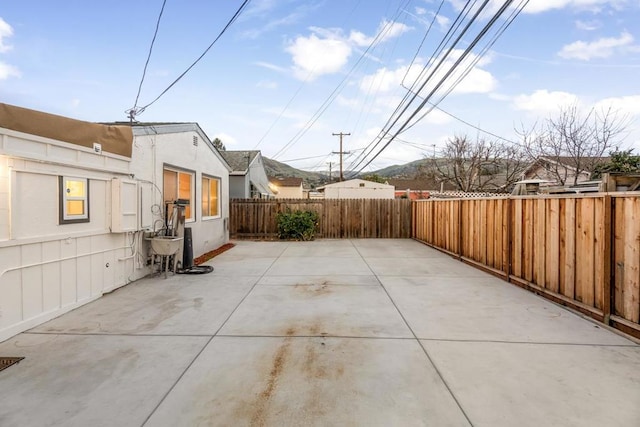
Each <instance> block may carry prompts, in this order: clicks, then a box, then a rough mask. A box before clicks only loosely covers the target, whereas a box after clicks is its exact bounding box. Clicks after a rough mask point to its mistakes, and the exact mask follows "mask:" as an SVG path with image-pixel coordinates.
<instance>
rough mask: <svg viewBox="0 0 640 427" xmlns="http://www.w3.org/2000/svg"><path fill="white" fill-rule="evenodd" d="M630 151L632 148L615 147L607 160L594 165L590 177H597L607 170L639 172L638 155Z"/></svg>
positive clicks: (639, 159) (639, 158) (639, 162)
mask: <svg viewBox="0 0 640 427" xmlns="http://www.w3.org/2000/svg"><path fill="white" fill-rule="evenodd" d="M632 152H633V148H631V149H629V150H617V149H616V150H614V151H611V152H610V153H609V156H610V158H609V161H608V162H607V163H602V164H600V165H598V166H596V168H595V169H594V171H593V173H592V174H591V178H592V179H598V178H600V177H602V174H603V173H607V172H623V173H624V172H626V173H634V172H640V156H637V155H634V154H631V153H632Z"/></svg>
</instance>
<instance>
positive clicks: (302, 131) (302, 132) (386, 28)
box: [272, 0, 410, 159]
mask: <svg viewBox="0 0 640 427" xmlns="http://www.w3.org/2000/svg"><path fill="white" fill-rule="evenodd" d="M405 2H406V3H407V4H408V3H409V2H410V0H405ZM400 10H401V6H399V7H398V12H397V14H396V16H395V17H394V19H393V20H391V21H389V22H387V24H386V25H385V26H384V27H383V28H382V29H381V30H380V31H379V32H378V34H376V36H375V37H374V39H373V40H372V41H371V43H370V44H369V45H368V46H367V48H366V49H365V50H364V52H363V53H362V54H361V55H360V57H359V58H358V60H357V61H356V62H355V63H354V65H353V66H352V67H351V69H350V70H349V71H348V73H347V74H346V75H345V77H344V78H343V79H342V80H341V81H340V83H338V85H337V86H336V87H335V89H334V90H333V91H332V92H331V93H330V94H329V96H328V97H327V98H326V99H325V100H324V102H323V103H322V104H321V105H320V107H319V108H318V109H317V110H316V112H315V113H314V114H313V115H312V116H311V118H310V119H309V120H308V121H307V123H306V124H305V125H304V126H303V127H302V128H301V129H300V130H299V131H298V132H297V133H296V134H295V135H294V136H293V137H292V138H291V139H290V140H289V141H288V142H287V143H286V144H285V145H284V146H283V147H282V148H281V149H280V150H278V151H277V152H276V153H275V154H274V155H273V156H272V158H273V159H277V157H278V156H280V155H282V154H283V153H284V152H285V151H286V150H288V149H289V148H291V147H292V146H293V145H295V144H296V143H297V142H298V141H300V139H301V138H302V137H303V136H304V135H305V134H306V133H307V132H308V131H309V129H311V127H312V126H313V125H314V124H315V123H316V122H317V121H318V119H319V118H320V117H321V116H322V114H324V112H325V111H326V110H327V109H328V108H329V106H330V105H331V103H332V102H333V101H334V100H335V98H336V97H337V96H338V94H339V93H340V92H341V91H342V89H343V88H344V86H345V85H346V83H347V81H348V80H349V78H351V75H352V74H353V73H354V72H355V70H356V69H357V68H358V66H359V65H360V64H361V63H362V61H363V60H364V58H366V56H367V54H368V53H369V51H371V50H372V49H373V47H374V46H376V45H377V44H378V43H379V41H380V40H381V38H382V37H383V36H384V35H385V34H386V33H387V32H388V31H389V30H390V29H391V25H392V24H393V22H394V21H395V19H396V18H397V16H398V15H399V13H400V12H399V11H400Z"/></svg>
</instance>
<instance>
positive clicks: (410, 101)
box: [350, 0, 510, 170]
mask: <svg viewBox="0 0 640 427" xmlns="http://www.w3.org/2000/svg"><path fill="white" fill-rule="evenodd" d="M489 1H490V0H484V1H483V3H482V4H481V5H480V7H479V8H478V9H477V10H476V12H475V14H474V15H473V17H472V18H471V19H470V20H469V22H468V23H467V24H466V25H465V27H464V28H463V29H462V31H461V32H460V34H458V36H457V37H456V39H455V40H454V42H453V43H452V44H451V45H450V46H449V48H448V49H447V51H446V52H445V53H444V54H443V55H440V57H439V58H438V59H437V60H436V65H435V66H434V67H430V73H429V75H428V76H427V77H426V78H425V79H424V81H423V82H422V84H421V85H420V88H419V89H418V90H417V91H415V92H414V93H407V96H406V97H405V98H404V99H403V102H401V104H400V105H399V106H398V107H401V105H403V106H402V107H401V108H399V110H398V108H397V109H396V111H394V113H393V114H392V116H391V117H390V119H389V120H387V123H386V124H385V126H383V131H382V132H381V134H382V136H378V137H377V139H378V141H377V142H376V143H375V145H374V146H373V148H372V149H371V150H370V151H369V154H370V153H372V152H373V151H374V150H375V149H376V148H377V147H378V146H379V145H380V144H382V140H383V136H384V135H386V134H387V133H389V132H390V131H391V128H392V127H393V126H395V125H396V124H397V123H398V122H399V121H400V119H401V118H402V116H403V114H405V113H406V112H407V110H408V109H409V107H410V106H411V105H412V104H413V102H414V101H415V100H416V98H417V97H418V94H419V93H420V92H421V91H422V90H423V89H424V88H425V87H426V86H427V84H429V83H431V79H432V78H433V76H434V75H435V74H436V73H437V72H438V70H439V68H440V67H441V66H442V65H443V64H444V63H445V61H446V59H447V58H448V56H449V55H450V54H451V52H452V51H453V50H454V48H455V47H456V46H457V45H458V43H459V42H460V41H461V40H462V38H463V37H464V35H465V34H466V33H467V31H469V29H470V28H471V26H472V24H473V23H474V22H475V21H476V20H477V19H478V16H480V14H481V13H482V11H483V10H484V8H485V7H486V6H487V4H488V3H489ZM507 3H510V1H508V2H507ZM474 4H475V2H474ZM468 5H469V2H467V5H466V6H465V7H467V6H468ZM469 10H470V9H469ZM461 14H462V12H461ZM461 14H460V15H461ZM460 15H459V16H460ZM454 25H455V23H454V24H453V25H452V27H451V28H453V27H454ZM447 37H448V33H447V35H445V39H446V38H447ZM443 40H444V39H443ZM476 40H478V38H477V37H476ZM442 44H443V42H441V43H440V45H442ZM472 47H473V45H471V46H469V47H467V49H465V51H464V52H463V53H462V55H460V57H459V58H458V59H457V60H456V61H455V62H454V64H453V65H452V66H451V67H450V68H449V70H448V71H447V72H445V75H444V76H443V77H442V79H440V82H438V83H437V84H436V85H435V87H434V88H433V89H432V90H431V94H433V92H434V91H435V90H437V89H438V88H439V87H440V85H441V84H442V83H443V81H444V80H446V78H447V77H448V76H449V75H450V74H451V72H452V71H453V70H454V69H455V67H456V66H457V65H458V64H459V63H460V61H461V60H462V59H464V58H465V57H466V55H467V54H468V53H469V52H470V51H471V49H472ZM438 49H439V48H436V50H438ZM417 81H419V78H418V79H416V82H417ZM413 86H414V85H412V88H413ZM411 95H413V96H411ZM407 99H408V101H405V100H407ZM427 99H428V97H427ZM423 104H424V101H423V103H421V105H423ZM420 108H421V107H420V105H419V106H418V108H417V109H416V110H414V112H413V113H412V114H411V115H410V117H409V120H410V119H411V118H413V117H414V116H415V114H417V112H418V111H419V110H420ZM397 111H399V112H398V113H397V115H396V112H397ZM390 122H391V123H390ZM404 126H406V121H405V124H403V125H401V127H400V128H401V129H400V130H402V128H403V127H404ZM385 128H386V130H385ZM396 136H397V135H396ZM392 140H393V138H392V139H391V140H389V141H388V142H387V143H385V144H383V145H382V148H381V149H380V150H379V151H378V154H376V155H374V156H373V158H371V159H370V160H369V161H368V162H367V160H366V159H367V156H366V155H365V156H362V158H361V159H360V160H359V162H358V163H357V164H355V166H352V167H351V168H350V169H352V170H353V169H357V168H358V167H360V165H361V164H362V163H365V162H367V163H366V164H365V165H364V166H363V167H362V169H364V168H365V167H367V166H368V165H369V164H370V163H371V161H372V160H373V159H375V157H377V155H379V154H380V153H381V152H382V151H383V150H384V149H385V148H386V147H388V146H389V144H390V143H391V141H392ZM374 141H375V140H374ZM367 155H368V154H367Z"/></svg>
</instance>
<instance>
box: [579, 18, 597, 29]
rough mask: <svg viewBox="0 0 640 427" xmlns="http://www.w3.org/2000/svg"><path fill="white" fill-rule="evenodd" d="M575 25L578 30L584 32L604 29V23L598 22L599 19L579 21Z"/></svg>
mask: <svg viewBox="0 0 640 427" xmlns="http://www.w3.org/2000/svg"><path fill="white" fill-rule="evenodd" d="M575 24H576V28H577V29H579V30H582V31H594V30H597V29H598V28H600V27H602V22H600V21H598V20H597V19H594V20H593V21H581V20H577V21H576V22H575Z"/></svg>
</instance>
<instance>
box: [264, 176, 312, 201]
mask: <svg viewBox="0 0 640 427" xmlns="http://www.w3.org/2000/svg"><path fill="white" fill-rule="evenodd" d="M269 186H270V187H271V189H272V190H273V193H274V194H275V196H276V199H302V198H303V197H304V189H303V188H302V178H276V177H269Z"/></svg>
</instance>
